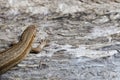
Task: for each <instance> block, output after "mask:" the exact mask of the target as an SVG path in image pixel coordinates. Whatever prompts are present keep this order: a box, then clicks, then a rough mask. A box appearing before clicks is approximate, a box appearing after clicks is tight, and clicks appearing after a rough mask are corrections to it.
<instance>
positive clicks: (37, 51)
mask: <svg viewBox="0 0 120 80" xmlns="http://www.w3.org/2000/svg"><path fill="white" fill-rule="evenodd" d="M48 42H49V40H46V39H45V40H41V41H40V44H39V45H38V46H37V47H36V48H33V47H32V48H31V51H30V52H31V53H34V54H36V53H39V52H40V51H41V50H42V49H43V48H44V47H45V46H46V45H47V43H48Z"/></svg>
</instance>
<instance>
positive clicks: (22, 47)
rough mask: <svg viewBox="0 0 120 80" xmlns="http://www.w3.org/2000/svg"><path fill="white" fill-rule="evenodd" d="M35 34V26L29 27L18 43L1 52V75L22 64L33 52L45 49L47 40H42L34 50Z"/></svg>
mask: <svg viewBox="0 0 120 80" xmlns="http://www.w3.org/2000/svg"><path fill="white" fill-rule="evenodd" d="M35 34H36V27H35V25H30V26H28V27H27V29H25V31H24V32H23V33H22V35H21V37H20V40H19V42H18V43H16V44H15V45H13V46H12V47H10V48H8V49H6V50H4V51H2V52H0V74H3V73H5V72H6V71H7V70H9V69H10V68H12V67H13V66H15V65H16V64H18V63H19V62H21V61H22V60H23V59H24V58H25V57H26V56H27V55H28V53H29V52H30V51H31V50H32V52H40V51H41V50H42V49H43V47H44V46H45V45H46V44H47V40H42V41H41V44H40V45H39V46H38V47H37V48H32V43H33V41H34V38H35Z"/></svg>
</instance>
